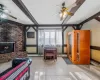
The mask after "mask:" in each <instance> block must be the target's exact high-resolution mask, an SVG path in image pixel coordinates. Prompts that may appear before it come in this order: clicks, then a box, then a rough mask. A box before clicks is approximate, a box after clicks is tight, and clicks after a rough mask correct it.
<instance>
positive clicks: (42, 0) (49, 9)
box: [0, 0, 100, 24]
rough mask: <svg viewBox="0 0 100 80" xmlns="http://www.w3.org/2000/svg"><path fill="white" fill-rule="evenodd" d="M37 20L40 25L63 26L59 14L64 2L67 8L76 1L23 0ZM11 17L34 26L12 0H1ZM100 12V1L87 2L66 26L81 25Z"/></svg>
mask: <svg viewBox="0 0 100 80" xmlns="http://www.w3.org/2000/svg"><path fill="white" fill-rule="evenodd" d="M21 1H22V2H23V3H24V5H25V6H26V8H27V9H28V10H29V12H30V13H31V14H32V16H33V17H34V18H35V20H36V21H37V22H38V23H39V24H62V22H63V21H60V18H59V12H60V9H61V4H62V2H64V1H65V2H66V7H67V6H69V5H71V4H73V3H74V2H75V1H76V0H21ZM0 3H2V4H4V5H5V6H6V7H7V9H8V10H9V11H11V13H10V14H11V15H13V16H15V17H17V20H14V19H11V18H9V19H11V20H14V21H17V22H20V23H23V24H33V22H32V21H31V20H30V19H29V18H28V17H27V16H26V15H25V14H24V13H23V11H21V9H20V8H19V7H18V6H17V5H16V4H15V3H14V2H13V1H12V0H0ZM99 11H100V0H85V2H84V3H83V4H82V5H81V6H80V7H79V9H78V10H77V11H76V12H75V14H74V15H73V16H72V17H71V18H70V19H69V20H68V21H66V20H65V22H64V24H66V23H68V24H79V23H81V22H82V21H84V20H86V19H87V18H89V17H90V16H92V15H94V14H96V13H97V12H99Z"/></svg>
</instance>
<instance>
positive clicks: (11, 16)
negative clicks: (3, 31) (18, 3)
mask: <svg viewBox="0 0 100 80" xmlns="http://www.w3.org/2000/svg"><path fill="white" fill-rule="evenodd" d="M0 11H1V12H3V13H4V14H6V15H8V16H10V17H11V18H14V19H17V18H16V17H14V16H12V15H10V14H8V13H6V12H4V11H3V10H0Z"/></svg>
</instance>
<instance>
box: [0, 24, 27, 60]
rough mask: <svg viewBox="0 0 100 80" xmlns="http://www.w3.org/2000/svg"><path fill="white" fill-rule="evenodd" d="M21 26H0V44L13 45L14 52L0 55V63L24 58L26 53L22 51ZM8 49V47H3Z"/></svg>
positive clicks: (22, 34) (22, 33) (22, 36)
mask: <svg viewBox="0 0 100 80" xmlns="http://www.w3.org/2000/svg"><path fill="white" fill-rule="evenodd" d="M23 30H24V29H23V26H22V25H17V24H12V23H3V24H0V43H2V44H3V43H4V44H5V43H13V44H14V51H12V52H5V53H0V62H5V61H9V60H11V59H13V58H15V57H26V56H27V53H26V52H25V51H24V32H23ZM4 48H8V47H4Z"/></svg>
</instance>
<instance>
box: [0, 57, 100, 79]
mask: <svg viewBox="0 0 100 80" xmlns="http://www.w3.org/2000/svg"><path fill="white" fill-rule="evenodd" d="M30 58H31V59H32V64H31V74H30V75H31V76H30V80H100V76H97V75H96V74H93V73H91V72H89V71H88V70H85V69H83V68H81V66H83V65H73V64H66V63H65V61H64V60H63V58H62V57H58V59H57V61H55V62H54V61H44V60H43V57H30ZM5 65H6V66H5ZM10 66H11V62H7V63H3V64H0V71H1V72H2V71H3V70H4V69H6V68H8V67H10ZM84 66H85V65H84ZM86 66H87V65H86ZM87 67H88V66H87Z"/></svg>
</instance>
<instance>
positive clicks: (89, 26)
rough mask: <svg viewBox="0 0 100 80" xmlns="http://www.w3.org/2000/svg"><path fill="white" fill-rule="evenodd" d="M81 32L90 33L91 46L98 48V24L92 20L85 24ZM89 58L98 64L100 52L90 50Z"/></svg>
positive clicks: (99, 32)
mask: <svg viewBox="0 0 100 80" xmlns="http://www.w3.org/2000/svg"><path fill="white" fill-rule="evenodd" d="M82 30H90V31H91V46H97V47H100V22H99V21H97V20H95V19H93V20H91V21H89V22H87V23H85V24H84V25H83V27H82ZM91 58H92V59H94V60H96V61H99V62H100V51H98V50H94V49H91Z"/></svg>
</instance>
